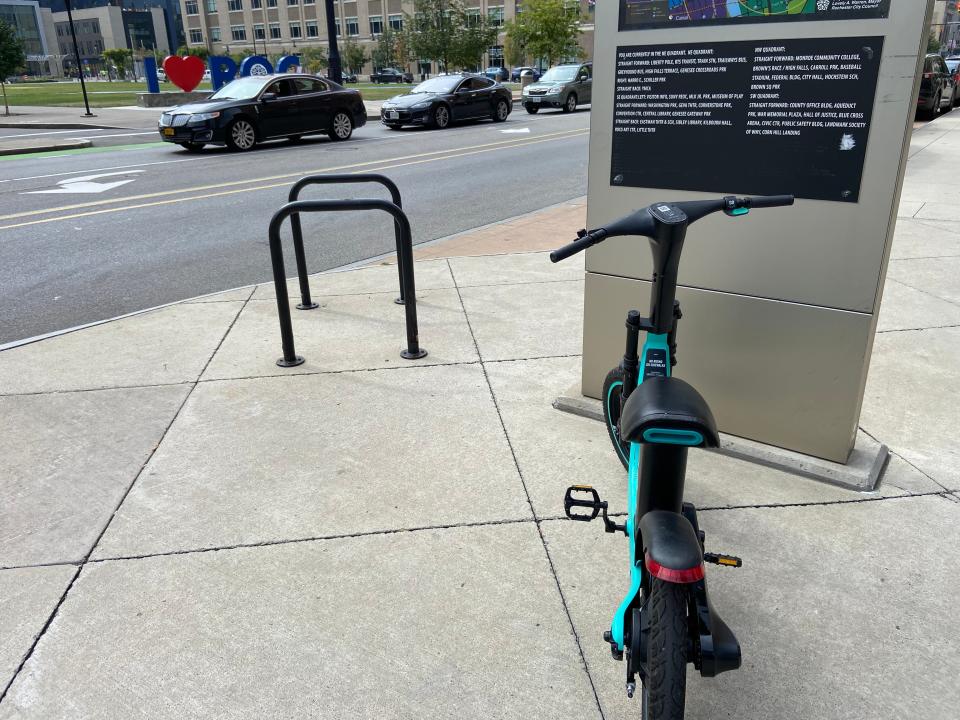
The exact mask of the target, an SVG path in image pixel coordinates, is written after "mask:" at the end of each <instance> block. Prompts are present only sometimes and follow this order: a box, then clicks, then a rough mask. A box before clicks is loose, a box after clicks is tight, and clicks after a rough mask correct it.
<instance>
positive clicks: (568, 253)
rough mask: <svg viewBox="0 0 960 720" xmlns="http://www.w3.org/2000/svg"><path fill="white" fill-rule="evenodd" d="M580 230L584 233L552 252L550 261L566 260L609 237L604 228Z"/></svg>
mask: <svg viewBox="0 0 960 720" xmlns="http://www.w3.org/2000/svg"><path fill="white" fill-rule="evenodd" d="M580 232H581V233H582V234H581V235H580V237H579V238H578V239H577V240H574V241H573V242H572V243H570V244H569V245H564V246H563V247H562V248H559V249H557V250H554V251H553V252H552V253H550V262H560V261H561V260H566V259H567V258H568V257H572V256H574V255H576V254H577V253H578V252H582V251H584V250H586V249H587V248H588V247H591V246H593V245H596V244H597V243H598V242H600V241H601V240H603V239H604V238H605V237H607V231H606V230H605V229H603V228H599V229H598V230H591V231H590V232H587V231H586V230H581V231H580Z"/></svg>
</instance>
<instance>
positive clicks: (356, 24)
mask: <svg viewBox="0 0 960 720" xmlns="http://www.w3.org/2000/svg"><path fill="white" fill-rule="evenodd" d="M346 22H347V35H350V36H351V37H354V36H357V35H359V34H360V21H359V20H358V19H357V18H355V17H348V18H347V19H346Z"/></svg>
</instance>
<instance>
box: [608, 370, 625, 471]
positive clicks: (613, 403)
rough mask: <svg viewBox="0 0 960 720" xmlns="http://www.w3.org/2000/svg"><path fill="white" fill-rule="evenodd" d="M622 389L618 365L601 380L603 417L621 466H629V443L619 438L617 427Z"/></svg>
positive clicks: (621, 373)
mask: <svg viewBox="0 0 960 720" xmlns="http://www.w3.org/2000/svg"><path fill="white" fill-rule="evenodd" d="M622 390H623V372H622V371H621V370H620V368H619V367H615V368H614V369H613V370H611V371H610V372H608V373H607V377H606V379H605V380H604V381H603V396H602V397H603V419H604V421H605V422H606V424H607V434H608V435H609V436H610V442H612V443H613V447H614V448H615V449H616V451H617V457H618V458H620V462H621V463H623V467H625V468H627V467H629V466H630V443H628V442H623V441H621V440H620V431H619V430H618V429H617V427H618V424H619V422H620V394H621V392H622Z"/></svg>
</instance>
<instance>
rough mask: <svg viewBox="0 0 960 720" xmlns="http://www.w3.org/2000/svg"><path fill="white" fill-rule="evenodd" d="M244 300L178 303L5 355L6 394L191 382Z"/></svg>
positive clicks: (1, 379) (1, 371)
mask: <svg viewBox="0 0 960 720" xmlns="http://www.w3.org/2000/svg"><path fill="white" fill-rule="evenodd" d="M241 307H242V303H230V302H222V303H194V304H179V305H172V306H170V307H166V308H162V309H160V310H155V311H152V312H148V313H143V314H141V315H134V316H132V317H128V318H124V319H123V320H116V321H114V322H109V323H105V324H104V325H97V326H95V327H92V328H87V329H86V330H79V331H77V332H72V333H67V334H66V335H60V336H58V337H54V338H50V339H48V340H42V341H40V342H35V343H32V344H30V345H23V346H21V347H18V348H13V349H12V350H5V351H3V352H0V394H4V395H10V394H14V393H32V392H59V391H64V390H89V389H97V388H108V387H130V386H137V385H162V384H171V383H183V382H193V381H195V380H196V379H197V378H198V377H199V376H200V373H201V371H202V370H203V368H204V366H205V365H206V363H207V361H208V360H209V359H210V356H211V355H212V354H213V351H214V350H215V349H216V347H217V345H218V344H219V343H220V340H221V339H222V338H223V336H224V333H226V331H227V328H228V327H230V323H231V322H233V320H234V318H235V317H236V316H237V312H238V311H239V310H240V308H241Z"/></svg>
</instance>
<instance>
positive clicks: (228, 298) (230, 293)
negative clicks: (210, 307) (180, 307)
mask: <svg viewBox="0 0 960 720" xmlns="http://www.w3.org/2000/svg"><path fill="white" fill-rule="evenodd" d="M254 290H255V288H253V287H245V288H237V289H236V290H227V291H226V292H221V293H215V294H213V295H203V296H202V297H196V298H190V299H189V300H184V302H185V303H210V302H245V301H247V300H249V299H250V296H251V295H253V291H254Z"/></svg>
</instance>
